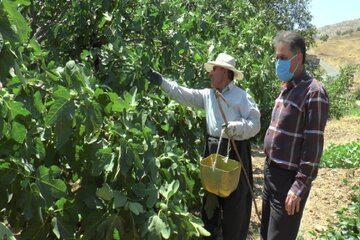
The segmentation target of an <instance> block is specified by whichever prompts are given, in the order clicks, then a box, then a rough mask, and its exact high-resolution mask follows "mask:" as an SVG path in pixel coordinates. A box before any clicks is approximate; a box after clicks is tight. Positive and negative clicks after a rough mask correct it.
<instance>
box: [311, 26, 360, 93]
mask: <svg viewBox="0 0 360 240" xmlns="http://www.w3.org/2000/svg"><path fill="white" fill-rule="evenodd" d="M355 22H357V23H359V26H360V19H359V20H357V21H355ZM336 26H342V25H341V24H339V25H338V24H335V25H331V26H328V28H327V30H329V29H332V31H338V30H336V29H338V28H337V27H336ZM344 26H347V25H344ZM309 54H312V55H315V56H316V57H317V58H319V59H320V60H321V61H324V62H326V63H328V64H330V65H331V66H334V67H335V68H337V69H338V70H339V69H340V68H341V67H343V66H345V65H347V64H352V65H356V66H357V67H358V71H357V73H356V75H355V84H354V85H355V86H354V87H355V89H356V91H360V31H354V32H352V33H351V34H346V35H341V36H336V34H335V35H333V37H329V39H328V40H327V41H322V40H320V39H318V40H316V45H315V46H313V47H312V48H311V49H309Z"/></svg>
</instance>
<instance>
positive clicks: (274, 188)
mask: <svg viewBox="0 0 360 240" xmlns="http://www.w3.org/2000/svg"><path fill="white" fill-rule="evenodd" d="M295 175H296V172H294V171H289V170H284V169H280V168H278V167H276V166H270V165H269V164H268V163H265V166H264V189H263V196H262V202H263V203H262V216H261V229H260V234H261V237H262V239H264V240H284V239H286V240H292V239H294V240H295V239H296V235H297V233H298V231H299V227H300V221H301V217H302V214H303V210H304V207H305V203H306V200H307V198H308V194H309V193H307V194H306V196H304V197H303V198H302V199H301V202H300V211H299V212H298V213H295V214H294V215H291V216H290V215H288V214H287V212H286V210H285V199H286V196H287V193H288V191H289V190H290V188H291V186H292V184H293V182H294V180H295Z"/></svg>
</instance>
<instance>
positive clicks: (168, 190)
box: [159, 180, 180, 200]
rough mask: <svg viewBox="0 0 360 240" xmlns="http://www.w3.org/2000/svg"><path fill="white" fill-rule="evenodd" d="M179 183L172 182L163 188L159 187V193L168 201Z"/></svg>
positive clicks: (176, 181)
mask: <svg viewBox="0 0 360 240" xmlns="http://www.w3.org/2000/svg"><path fill="white" fill-rule="evenodd" d="M179 186H180V183H179V181H178V180H173V181H172V182H171V183H170V184H168V183H166V184H165V186H161V188H160V190H159V193H160V194H161V195H162V196H163V197H164V198H165V199H166V200H169V199H170V198H171V197H172V196H173V195H174V194H175V193H176V192H177V191H178V189H179Z"/></svg>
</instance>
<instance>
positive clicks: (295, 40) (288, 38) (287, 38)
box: [273, 31, 306, 64]
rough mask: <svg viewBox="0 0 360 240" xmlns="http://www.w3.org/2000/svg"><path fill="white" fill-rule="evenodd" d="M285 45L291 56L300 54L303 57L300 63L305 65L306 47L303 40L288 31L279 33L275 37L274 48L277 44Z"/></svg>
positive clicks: (297, 34)
mask: <svg viewBox="0 0 360 240" xmlns="http://www.w3.org/2000/svg"><path fill="white" fill-rule="evenodd" d="M281 42H283V43H286V44H289V46H290V51H291V52H292V53H293V54H296V53H298V52H301V53H302V55H303V60H302V63H303V64H304V63H305V55H306V46H305V39H304V38H303V36H301V35H300V34H299V33H297V32H290V31H282V32H279V33H278V34H277V35H276V37H275V38H274V41H273V43H274V47H276V46H277V44H279V43H281Z"/></svg>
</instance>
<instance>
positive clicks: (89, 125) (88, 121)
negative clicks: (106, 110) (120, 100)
mask: <svg viewBox="0 0 360 240" xmlns="http://www.w3.org/2000/svg"><path fill="white" fill-rule="evenodd" d="M102 121H103V116H102V113H101V107H100V104H98V103H97V102H93V103H91V104H90V105H87V106H86V118H85V134H86V136H85V137H86V140H87V142H88V143H91V142H93V141H96V140H97V137H98V134H100V132H101V125H102Z"/></svg>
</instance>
